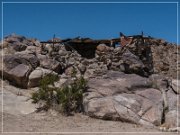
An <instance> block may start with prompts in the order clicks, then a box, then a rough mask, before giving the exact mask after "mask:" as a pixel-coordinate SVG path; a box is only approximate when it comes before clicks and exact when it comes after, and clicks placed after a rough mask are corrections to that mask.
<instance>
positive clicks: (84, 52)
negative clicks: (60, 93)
mask: <svg viewBox="0 0 180 135" xmlns="http://www.w3.org/2000/svg"><path fill="white" fill-rule="evenodd" d="M118 43H119V44H120V46H117V44H118ZM179 48H180V46H177V45H175V44H171V43H168V42H166V41H164V40H161V39H155V38H152V37H144V36H143V35H135V36H125V35H123V34H122V35H121V37H120V39H112V40H92V39H89V38H74V39H65V40H60V39H56V40H54V39H53V40H49V41H47V42H40V41H38V40H37V39H28V38H26V37H23V36H18V35H15V34H13V35H9V36H7V37H5V38H4V39H3V44H1V46H0V49H1V52H2V53H1V54H2V55H1V59H0V60H1V64H2V65H3V66H1V69H0V71H1V77H2V76H3V79H6V80H8V81H9V82H10V84H12V85H14V86H16V87H20V88H32V87H37V86H39V81H40V80H41V79H42V78H43V77H44V76H46V75H48V74H56V75H58V76H59V78H60V80H59V81H58V82H57V83H56V86H57V87H60V86H61V85H62V84H63V83H65V82H66V81H67V80H68V79H70V78H71V73H72V71H74V70H75V71H76V75H77V76H81V75H83V76H84V77H85V78H86V79H87V80H88V81H89V84H88V85H89V90H88V91H87V92H86V93H84V108H85V109H84V111H85V113H86V114H87V115H89V116H91V117H95V118H101V119H110V120H121V121H126V122H131V123H138V124H143V125H150V126H154V125H155V126H159V125H162V124H165V125H168V126H169V128H172V127H176V126H177V123H176V120H175V118H176V117H177V106H176V105H177V102H178V103H179V101H177V98H176V96H179V91H178V87H179V86H178V84H177V81H178V80H177V77H179V75H180V74H179V72H178V71H179V66H180V65H179V61H178V58H179V57H180V54H179V53H178V52H177V49H179ZM2 60H3V61H2ZM178 107H179V106H178Z"/></svg>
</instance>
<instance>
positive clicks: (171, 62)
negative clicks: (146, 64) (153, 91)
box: [151, 45, 180, 78]
mask: <svg viewBox="0 0 180 135" xmlns="http://www.w3.org/2000/svg"><path fill="white" fill-rule="evenodd" d="M177 49H180V46H177V45H158V46H157V45H152V46H151V51H152V58H153V71H154V73H157V74H163V75H166V76H168V77H172V78H177V77H179V76H180V72H179V67H180V64H179V62H178V59H179V58H180V53H179V52H178V50H177Z"/></svg>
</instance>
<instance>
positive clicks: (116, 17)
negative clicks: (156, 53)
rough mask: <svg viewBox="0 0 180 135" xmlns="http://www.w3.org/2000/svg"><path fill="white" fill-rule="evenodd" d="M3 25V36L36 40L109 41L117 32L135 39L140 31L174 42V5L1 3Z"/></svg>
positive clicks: (175, 27) (175, 19) (175, 12)
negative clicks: (16, 35) (79, 37)
mask: <svg viewBox="0 0 180 135" xmlns="http://www.w3.org/2000/svg"><path fill="white" fill-rule="evenodd" d="M31 1H32V0H31ZM39 1H40V0H39ZM44 1H46V0H44ZM151 1H152V0H151ZM164 1H165V0H164ZM3 24H4V25H3V31H4V32H3V35H4V36H7V35H9V34H11V33H16V34H19V35H24V36H27V37H34V38H37V39H39V40H48V39H51V38H52V37H53V34H56V36H57V37H59V38H62V39H64V38H73V37H77V36H81V37H90V38H94V39H104V38H108V39H110V38H117V37H119V32H123V33H124V34H127V35H134V34H140V33H141V31H143V32H144V34H145V35H147V36H148V35H149V36H152V37H157V38H163V39H165V40H167V41H170V42H176V41H177V4H176V3H168V4H167V3H164V4H162V3H161V4H157V3H155V4H139V3H138V4H132V3H131V4H124V3H116V4H110V3H108V4H103V3H92V4H77V3H76V4H73V3H71V4H62V3H56V4H50V3H49V4H42V3H41V4H37V3H36V4H22V3H21V4H19V3H16V4H15V3H13V4H12V3H4V4H3Z"/></svg>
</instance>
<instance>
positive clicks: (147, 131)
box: [0, 82, 177, 135]
mask: <svg viewBox="0 0 180 135" xmlns="http://www.w3.org/2000/svg"><path fill="white" fill-rule="evenodd" d="M1 90H2V89H1ZM8 92H11V93H13V94H14V95H13V94H10V95H6V96H4V103H3V105H4V108H5V110H4V111H3V113H2V111H0V121H1V123H0V124H1V125H0V127H3V133H1V134H4V135H12V134H13V135H34V134H36V133H38V135H49V134H53V135H59V134H61V135H65V134H69V135H73V134H75V135H84V134H85V135H111V134H117V135H119V134H120V135H124V134H125V135H132V134H135V135H154V134H157V135H165V134H168V135H177V133H172V132H161V131H159V130H158V128H155V127H153V128H152V127H143V126H140V125H135V124H129V123H123V122H120V121H105V120H100V119H94V118H90V117H88V116H86V115H83V114H75V115H74V116H69V117H66V116H63V115H61V114H58V113H56V112H54V111H49V112H40V113H35V112H33V113H30V114H21V113H19V112H18V110H14V108H15V109H17V108H19V109H22V107H18V106H17V107H14V105H15V104H14V103H18V104H19V103H20V102H21V100H17V99H22V98H20V97H18V96H17V98H16V94H17V92H18V93H19V92H20V93H22V95H23V96H27V97H28V96H29V93H31V92H32V90H19V89H17V88H16V87H13V86H11V85H9V84H7V83H6V82H4V86H3V93H6V94H8ZM1 95H2V94H1ZM1 98H2V97H1ZM0 101H1V100H0ZM8 105H10V106H8ZM22 105H23V104H22ZM1 106H2V105H1ZM26 107H28V108H29V106H27V104H25V106H23V108H26ZM26 111H29V110H27V109H26ZM2 118H3V125H2ZM0 130H1V132H2V128H1V129H0ZM50 132H51V133H50Z"/></svg>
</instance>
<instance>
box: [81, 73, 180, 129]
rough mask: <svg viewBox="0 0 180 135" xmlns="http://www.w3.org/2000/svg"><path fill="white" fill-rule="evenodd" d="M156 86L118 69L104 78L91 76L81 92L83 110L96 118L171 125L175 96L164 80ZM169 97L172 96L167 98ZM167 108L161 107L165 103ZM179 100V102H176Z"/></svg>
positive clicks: (172, 124)
mask: <svg viewBox="0 0 180 135" xmlns="http://www.w3.org/2000/svg"><path fill="white" fill-rule="evenodd" d="M159 85H160V86H159V87H160V88H159V89H155V88H152V87H153V85H152V83H151V81H150V80H149V79H148V78H143V77H140V76H138V75H135V74H129V75H127V74H124V73H122V72H114V71H111V72H108V73H107V75H106V77H105V78H98V79H95V78H92V79H90V80H89V82H88V87H89V89H88V91H87V92H85V94H84V108H85V113H86V114H87V115H89V116H91V117H95V118H100V119H110V120H120V121H126V122H131V123H138V124H142V125H149V126H160V125H161V124H163V123H167V124H169V125H171V127H173V126H175V124H176V121H174V120H171V117H174V118H175V117H176V114H177V110H176V109H175V108H176V105H175V104H176V103H177V99H176V98H175V97H176V96H177V95H176V94H175V93H174V92H173V90H172V89H169V91H168V92H167V93H166V96H167V98H166V100H167V101H164V100H165V99H164V93H163V92H162V89H163V90H164V91H165V90H166V89H167V88H166V87H165V86H167V85H164V82H163V81H162V83H159ZM171 98H172V99H171ZM165 102H166V104H167V106H168V108H169V110H168V111H167V110H165V109H166V108H165V104H164V103H165ZM178 102H179V101H178Z"/></svg>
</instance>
